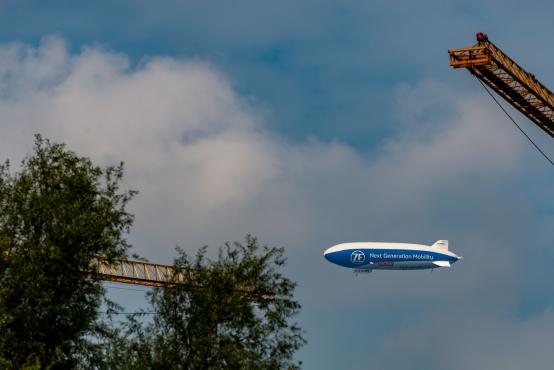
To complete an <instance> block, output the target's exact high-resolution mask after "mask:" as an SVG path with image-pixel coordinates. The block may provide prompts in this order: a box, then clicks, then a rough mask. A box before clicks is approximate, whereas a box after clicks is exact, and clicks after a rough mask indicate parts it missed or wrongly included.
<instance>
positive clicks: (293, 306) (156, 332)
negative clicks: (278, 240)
mask: <svg viewBox="0 0 554 370" xmlns="http://www.w3.org/2000/svg"><path fill="white" fill-rule="evenodd" d="M178 252H179V257H178V258H177V259H176V260H175V267H176V270H177V271H178V272H180V273H181V274H182V275H183V276H184V277H185V283H184V284H182V282H181V283H180V282H178V281H176V284H175V285H174V286H173V287H169V288H157V289H155V290H154V291H153V292H152V293H150V294H149V298H150V303H151V309H152V311H153V312H154V313H155V316H154V318H153V320H152V322H151V323H149V324H147V325H142V324H141V321H140V320H137V319H134V318H130V321H128V322H127V324H126V331H125V332H124V333H123V335H122V336H121V337H120V338H119V339H118V340H117V341H116V343H115V345H112V346H111V347H110V351H109V353H108V355H109V356H111V358H112V360H114V363H117V364H118V365H117V368H122V369H135V368H136V369H186V370H195V369H283V368H288V369H297V368H299V366H300V364H299V363H296V362H294V361H293V355H294V353H295V352H296V350H298V349H299V348H300V347H301V346H302V345H303V344H304V343H305V340H304V338H303V337H302V331H301V329H300V328H299V327H298V325H297V324H296V323H290V318H291V317H292V316H294V315H295V314H297V313H298V312H299V310H300V304H299V303H298V302H297V301H295V300H294V299H293V291H294V288H295V286H296V284H295V283H293V282H292V281H291V280H289V279H288V278H286V277H285V276H284V275H283V274H282V273H281V272H280V271H279V270H280V269H281V268H282V267H283V266H284V265H285V262H286V260H285V258H284V254H283V253H284V250H283V249H282V248H273V247H271V248H270V247H268V246H265V245H264V246H260V245H259V243H258V241H257V239H256V238H255V237H252V236H247V238H246V243H245V244H240V243H232V244H231V243H227V244H225V246H224V247H223V248H221V249H220V250H219V256H218V259H217V260H210V259H209V258H207V257H206V247H204V248H201V249H200V250H199V251H198V253H197V254H196V256H195V257H194V258H190V257H189V256H188V255H187V254H186V253H185V252H184V251H182V250H180V249H178ZM122 338H125V339H124V340H122Z"/></svg>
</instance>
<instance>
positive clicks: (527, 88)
mask: <svg viewBox="0 0 554 370" xmlns="http://www.w3.org/2000/svg"><path fill="white" fill-rule="evenodd" d="M448 54H449V56H450V66H452V67H453V68H466V69H467V70H469V72H471V74H473V75H474V76H475V77H477V78H478V79H479V80H481V81H482V82H483V83H485V84H486V85H487V86H489V87H490V88H491V89H493V90H494V91H496V93H497V94H498V95H500V96H501V97H502V98H504V99H505V100H506V101H507V102H509V103H510V104H511V105H512V106H513V107H514V108H516V109H517V110H518V111H520V112H521V113H523V114H524V115H525V116H526V117H527V118H529V119H530V120H531V121H532V122H534V123H535V124H536V125H537V126H539V127H540V128H541V129H542V130H543V131H544V132H546V133H547V134H548V135H550V136H551V137H552V138H554V94H553V93H552V92H551V91H550V90H549V89H548V88H547V87H546V86H544V85H543V84H541V83H540V82H539V81H538V80H537V79H536V78H535V76H534V75H533V74H531V73H529V72H527V71H525V70H524V69H523V68H522V67H521V66H519V65H518V64H517V63H516V62H514V61H513V60H512V59H511V58H510V57H508V56H507V55H506V54H504V53H503V52H502V51H501V50H500V49H499V48H498V47H496V46H495V45H494V44H493V43H492V42H491V41H490V40H489V39H488V37H487V35H485V34H483V33H481V32H479V33H477V44H475V45H474V46H472V47H470V48H462V49H452V50H448Z"/></svg>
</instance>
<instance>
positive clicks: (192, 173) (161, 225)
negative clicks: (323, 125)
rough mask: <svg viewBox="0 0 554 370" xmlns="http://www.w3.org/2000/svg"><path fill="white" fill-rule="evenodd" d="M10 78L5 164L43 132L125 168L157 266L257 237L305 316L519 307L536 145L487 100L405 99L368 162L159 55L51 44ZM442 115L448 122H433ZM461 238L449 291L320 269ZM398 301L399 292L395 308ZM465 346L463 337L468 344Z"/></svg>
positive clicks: (27, 55) (1, 71)
mask: <svg viewBox="0 0 554 370" xmlns="http://www.w3.org/2000/svg"><path fill="white" fill-rule="evenodd" d="M0 66H1V67H0V84H1V86H2V91H4V92H3V93H2V94H1V99H0V117H2V121H1V123H0V137H1V138H2V146H1V147H0V157H2V158H6V157H9V158H11V159H12V160H19V159H21V158H22V157H23V155H24V154H25V153H28V152H29V150H30V147H31V144H32V135H33V134H34V133H35V132H40V133H42V134H44V135H45V136H46V137H49V138H51V139H52V140H54V141H61V142H65V143H67V144H68V146H69V148H70V149H72V150H75V151H76V152H78V153H80V154H83V155H88V156H91V157H93V159H94V160H95V161H96V162H97V163H101V164H103V165H107V164H114V163H117V162H118V161H119V160H123V161H125V162H126V167H127V177H126V184H128V186H129V187H131V188H135V189H138V190H139V191H140V192H141V193H140V194H139V196H138V197H137V198H136V200H135V201H134V202H133V204H132V206H131V208H132V211H133V212H135V213H136V215H137V223H136V227H135V229H134V232H133V235H132V241H133V242H134V244H135V245H136V248H137V251H138V252H139V253H141V254H143V255H145V256H147V257H149V258H150V259H152V260H156V261H159V262H169V261H171V258H172V256H173V246H174V245H175V244H181V245H183V246H185V247H186V248H188V249H191V250H192V249H194V248H196V247H198V246H200V245H202V244H203V243H209V244H211V245H213V244H216V245H217V244H219V243H221V242H223V241H225V240H229V239H231V240H236V239H240V238H241V237H242V236H243V235H244V234H245V233H247V232H251V233H255V234H258V235H260V236H261V238H262V240H263V241H267V242H269V243H271V244H279V245H285V246H288V247H289V249H288V255H289V256H290V257H291V259H290V270H291V272H292V273H293V274H294V276H296V277H300V278H302V279H303V280H302V281H301V286H300V291H299V292H300V294H303V296H302V297H301V299H302V298H306V299H307V298H308V297H309V299H307V302H308V303H306V307H307V308H308V309H310V307H312V308H311V309H313V310H319V309H322V308H321V307H325V308H324V309H327V310H330V311H332V310H339V309H340V306H341V305H343V303H342V302H345V300H350V303H351V304H362V305H368V302H369V301H370V300H373V299H374V298H376V299H377V301H378V302H388V304H398V305H400V306H401V305H411V304H419V305H423V304H427V305H428V306H429V307H430V308H431V310H432V309H433V308H436V307H437V306H440V305H445V306H446V307H455V306H459V305H463V304H465V303H464V302H465V299H467V298H468V297H469V298H471V299H473V300H479V301H480V306H481V307H487V309H491V307H492V309H494V308H495V307H498V306H499V305H506V306H508V307H513V306H514V302H515V301H516V300H517V298H516V295H517V294H519V290H518V283H517V279H516V275H515V274H514V273H513V271H514V270H515V269H517V253H516V251H517V248H518V246H519V243H520V242H521V240H522V239H523V240H525V238H526V234H521V232H520V231H518V230H516V229H514V228H511V227H510V226H511V225H516V224H522V223H523V224H524V226H525V227H527V229H526V230H530V229H532V230H534V229H533V228H532V225H531V221H528V223H529V224H526V223H525V222H527V221H525V217H527V215H528V213H527V214H519V213H517V212H513V209H517V208H518V206H519V203H518V199H517V196H516V197H515V198H514V197H513V195H508V194H503V191H505V192H508V191H509V189H507V190H506V186H513V181H514V178H515V176H516V175H518V174H520V173H521V169H520V165H521V161H522V158H524V152H523V150H524V149H523V148H524V146H523V141H521V140H520V138H518V137H517V136H516V135H514V134H513V132H511V131H510V130H509V129H506V127H505V123H504V122H503V121H502V117H501V116H499V115H498V114H496V111H495V110H494V107H491V106H490V105H488V104H487V103H486V102H483V100H482V99H476V98H474V97H471V96H463V97H461V98H460V97H459V96H458V95H457V94H455V93H454V92H453V91H452V90H451V89H450V88H448V87H447V86H444V85H442V84H440V83H436V82H432V81H431V82H429V81H424V82H422V83H421V84H420V85H417V86H414V87H402V89H401V92H400V93H399V94H400V95H401V97H402V101H403V102H406V101H408V100H409V104H406V105H399V109H400V110H401V111H402V112H400V113H399V117H400V118H401V120H402V121H403V123H402V125H403V127H404V128H405V129H404V131H403V132H404V134H403V135H401V136H400V137H397V138H394V139H390V140H387V141H386V142H385V143H384V145H383V147H382V148H381V150H380V154H379V155H378V157H376V158H366V157H364V156H362V155H361V154H360V153H358V152H357V151H356V150H355V149H354V148H352V147H350V146H348V145H347V144H345V143H341V142H339V141H335V142H321V141H319V140H317V139H309V140H306V141H305V142H301V143H297V142H290V141H288V140H287V139H286V138H285V137H283V136H280V135H278V134H276V133H273V132H271V131H270V130H269V129H268V127H266V126H264V121H263V116H262V115H261V114H260V113H259V112H258V111H257V109H256V107H253V106H251V105H249V104H248V103H247V102H246V101H245V99H243V98H242V97H241V96H240V95H239V94H237V93H236V92H235V91H234V90H233V88H232V86H231V85H230V83H229V82H228V81H227V80H226V79H225V77H224V76H222V75H221V74H220V73H219V72H218V71H217V70H216V69H215V68H214V67H213V66H211V65H209V64H208V63H204V62H201V61H187V60H177V59H171V58H161V57H154V58H149V59H146V60H144V61H143V62H142V63H141V64H140V65H139V66H137V67H131V65H130V63H129V61H128V59H127V57H126V56H124V55H120V54H117V53H113V52H109V51H105V50H102V49H100V48H97V47H89V48H85V49H83V51H82V52H81V53H79V54H75V55H71V54H70V53H68V51H67V49H66V47H65V45H64V42H63V41H62V40H60V39H58V38H52V37H50V38H46V39H45V40H44V41H43V43H42V44H41V45H40V46H39V47H38V48H33V47H30V46H27V45H20V44H12V45H4V46H1V47H0ZM418 99H421V100H422V101H424V102H425V104H423V107H424V108H425V109H424V110H422V109H421V106H420V105H418V104H417V101H418ZM444 106H448V107H449V110H448V112H447V113H446V114H441V120H440V121H437V120H436V118H434V117H436V115H434V114H427V113H426V110H431V111H432V110H433V109H436V108H437V107H444ZM503 189H504V190H503ZM507 200H508V201H507ZM438 234H440V235H438ZM448 235H450V236H452V238H455V240H454V243H453V246H455V248H454V249H455V250H456V251H457V252H459V253H461V254H462V255H465V257H466V260H465V261H463V262H461V263H460V266H456V267H454V270H453V271H451V272H445V273H443V275H439V276H441V278H440V279H436V278H430V277H429V275H422V274H417V273H415V274H412V275H409V284H407V283H406V277H407V275H406V274H394V275H387V274H386V273H383V274H376V275H377V276H376V277H371V279H373V280H372V285H368V284H366V282H364V281H359V280H358V281H356V282H355V283H352V281H351V276H350V274H348V273H347V272H346V271H341V272H344V273H339V272H337V271H338V270H337V269H336V268H335V267H334V266H330V265H328V264H326V262H325V261H323V259H322V258H321V253H322V251H323V250H324V249H325V247H327V246H329V245H331V244H333V243H335V242H340V241H354V240H375V239H377V240H379V239H380V240H391V241H413V242H433V241H434V240H435V239H441V238H443V237H445V236H446V237H447V238H448V237H449V236H448ZM456 246H457V247H458V248H459V249H456ZM493 260H494V268H493V269H491V268H490V263H491V261H493ZM330 275H332V278H330V277H329V276H330ZM307 276H308V277H307ZM352 284H354V285H352ZM418 284H424V285H425V289H416V288H415V287H417V286H418ZM452 284H454V285H456V288H457V289H456V291H454V290H451V289H449V287H450V286H451V285H452ZM345 285H347V286H353V287H355V288H356V289H358V291H359V292H361V293H362V294H359V295H355V296H352V295H351V294H350V293H351V292H350V291H348V290H345V289H343V287H344V286H345ZM410 287H411V288H413V289H411V288H410ZM391 289H392V290H391ZM395 289H396V290H397V291H399V292H400V294H395V295H393V296H391V294H390V292H391V291H395ZM329 290H331V291H332V294H329ZM437 290H439V291H441V292H444V293H443V294H441V295H440V296H437V295H435V294H433V292H435V291H437ZM445 302H446V303H445ZM383 304H385V303H380V304H379V303H378V304H375V305H374V306H373V309H374V310H375V309H382V308H383V306H382V305H383ZM316 306H317V307H316ZM503 312H505V311H503ZM462 316H463V315H462ZM478 319H479V318H478V317H477V318H476V320H478ZM499 325H503V324H499ZM416 329H417V328H416ZM439 329H440V328H439ZM467 329H469V328H462V329H461V330H462V331H463V330H467ZM514 330H518V328H517V327H516V328H515V329H514ZM402 333H404V334H403V335H405V336H406V338H407V339H406V341H407V342H409V340H414V338H417V336H418V335H419V333H418V330H415V329H414V330H412V328H411V327H410V326H408V328H407V331H405V332H404V331H402ZM468 333H469V332H467V333H466V336H465V337H464V336H463V335H461V336H460V338H466V339H465V340H467V341H469V340H471V338H470V336H469V334H468ZM537 335H542V334H540V333H538V334H537ZM449 337H450V336H449ZM533 338H534V337H533V336H530V337H529V340H534V339H533ZM408 339H409V340H408ZM394 340H396V339H394ZM460 340H462V339H460ZM384 343H385V344H383V345H384V347H383V348H384V349H385V350H387V348H388V347H387V344H386V342H384ZM460 345H462V344H461V343H460ZM412 356H416V354H412ZM522 356H523V355H522ZM441 364H442V362H441Z"/></svg>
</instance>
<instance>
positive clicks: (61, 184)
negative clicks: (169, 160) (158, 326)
mask: <svg viewBox="0 0 554 370" xmlns="http://www.w3.org/2000/svg"><path fill="white" fill-rule="evenodd" d="M122 176H123V165H122V164H120V165H119V166H115V167H107V168H105V169H102V168H100V167H97V166H95V165H93V164H92V163H91V161H90V160H89V159H88V158H83V157H79V156H78V155H76V154H75V153H73V152H71V151H68V150H67V149H66V148H65V146H64V145H62V144H53V143H51V142H50V141H48V140H46V139H43V138H42V137H41V136H40V135H37V136H36V137H35V143H34V151H33V153H32V155H31V156H29V157H27V158H26V159H25V160H24V161H23V162H22V164H21V168H20V170H19V172H17V173H15V174H12V172H11V170H10V164H9V162H8V161H6V162H5V164H4V165H1V166H0V367H3V368H24V367H29V368H31V367H36V368H51V369H67V368H75V367H77V366H79V363H81V362H82V361H83V359H84V358H88V357H90V356H91V352H90V348H92V347H94V345H95V343H94V342H92V341H90V338H92V337H94V336H97V335H102V333H103V330H105V329H106V328H105V327H103V326H102V324H101V322H100V321H99V317H98V315H99V314H98V311H99V310H98V309H99V306H100V304H101V298H102V297H103V294H104V291H103V288H102V286H101V284H100V283H99V282H97V281H93V280H89V279H87V277H88V276H89V274H90V273H92V272H93V270H92V267H91V264H90V261H91V258H92V257H93V256H96V255H103V256H107V257H108V258H122V257H124V256H125V255H126V250H127V249H128V245H127V243H126V241H125V234H126V233H127V232H128V231H129V228H130V226H131V225H132V222H133V216H132V215H131V214H129V213H128V212H127V211H126V210H125V206H126V204H127V203H128V202H129V200H130V199H131V198H132V197H133V195H134V194H135V192H134V191H127V192H121V191H120V189H119V183H120V181H121V179H122ZM88 361H89V362H90V361H92V360H91V359H90V358H89V359H88Z"/></svg>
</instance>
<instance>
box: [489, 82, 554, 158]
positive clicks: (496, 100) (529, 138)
mask: <svg viewBox="0 0 554 370" xmlns="http://www.w3.org/2000/svg"><path fill="white" fill-rule="evenodd" d="M478 81H479V83H480V84H481V86H483V89H485V91H486V92H487V93H488V94H489V95H490V97H491V98H492V100H494V102H495V103H496V104H497V105H498V106H499V107H500V109H502V111H503V112H504V113H505V114H506V116H508V118H509V119H510V121H512V122H513V123H514V125H515V126H516V127H517V128H518V130H519V131H520V132H521V133H522V134H523V136H525V137H526V138H527V140H529V142H530V143H531V144H532V145H533V146H534V147H535V149H537V151H538V152H539V153H540V154H542V156H543V157H544V158H546V160H547V161H548V162H550V164H551V165H552V166H554V162H553V161H552V159H550V157H549V156H548V155H547V154H546V153H545V152H544V151H543V150H542V149H541V148H540V147H539V146H538V145H537V144H536V143H535V142H534V141H533V139H531V137H530V136H529V135H527V133H526V132H525V131H524V130H523V129H522V128H521V126H520V125H519V124H518V123H517V122H516V120H515V119H514V118H513V117H512V116H511V115H510V113H508V111H507V110H506V109H505V108H504V107H503V106H502V104H500V102H499V101H498V99H496V98H495V96H494V95H493V93H491V92H490V90H489V89H488V88H487V86H486V85H485V84H484V83H483V82H482V81H481V80H478Z"/></svg>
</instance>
